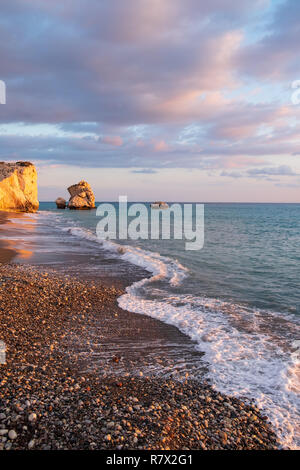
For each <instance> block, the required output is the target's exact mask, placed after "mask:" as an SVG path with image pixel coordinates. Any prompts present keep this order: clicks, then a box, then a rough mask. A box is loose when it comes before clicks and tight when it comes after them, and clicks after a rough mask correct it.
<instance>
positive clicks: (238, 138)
mask: <svg viewBox="0 0 300 470" xmlns="http://www.w3.org/2000/svg"><path fill="white" fill-rule="evenodd" d="M299 45H300V2H299V1H298V0H273V1H272V0H243V1H242V2H241V1H239V0H210V1H206V0H205V1H204V0H184V1H182V0H126V1H124V0H88V1H86V0H85V1H84V0H64V1H63V2H62V1H61V0H47V1H45V0H10V1H9V2H2V4H1V16H0V80H3V81H4V82H5V84H6V93H7V94H6V104H0V152H1V155H0V159H1V160H3V161H17V160H29V161H32V162H34V163H35V164H36V166H37V170H38V179H39V199H40V200H41V201H43V200H45V201H46V200H47V201H48V200H54V199H56V198H57V197H58V196H62V197H65V198H67V196H68V193H67V190H66V188H67V187H68V186H69V185H71V184H74V183H76V182H78V181H80V180H82V179H85V180H87V181H88V182H89V183H90V184H91V186H92V188H93V189H94V192H95V196H96V200H98V201H102V200H103V201H111V200H117V199H118V196H119V195H127V196H128V199H129V200H133V201H145V200H166V201H199V202H200V201H201V202H209V201H211V202H216V201H221V202H300V132H299V131H300V47H299Z"/></svg>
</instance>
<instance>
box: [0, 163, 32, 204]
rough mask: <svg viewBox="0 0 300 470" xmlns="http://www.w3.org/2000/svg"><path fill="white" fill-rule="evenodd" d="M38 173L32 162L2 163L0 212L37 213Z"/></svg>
mask: <svg viewBox="0 0 300 470" xmlns="http://www.w3.org/2000/svg"><path fill="white" fill-rule="evenodd" d="M38 208H39V201H38V198H37V172H36V169H35V166H34V165H33V164H32V163H30V162H16V163H6V162H0V210H2V211H3V210H11V211H21V212H36V211H37V210H38Z"/></svg>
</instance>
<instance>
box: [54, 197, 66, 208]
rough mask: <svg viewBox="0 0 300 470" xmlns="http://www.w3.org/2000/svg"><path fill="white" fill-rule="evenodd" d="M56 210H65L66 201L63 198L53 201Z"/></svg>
mask: <svg viewBox="0 0 300 470" xmlns="http://www.w3.org/2000/svg"><path fill="white" fill-rule="evenodd" d="M55 204H56V207H57V209H65V208H66V206H67V201H66V200H65V199H64V198H63V197H58V198H57V199H56V201H55Z"/></svg>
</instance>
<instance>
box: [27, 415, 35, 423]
mask: <svg viewBox="0 0 300 470" xmlns="http://www.w3.org/2000/svg"><path fill="white" fill-rule="evenodd" d="M36 418H37V415H36V413H30V415H29V416H28V421H31V422H32V421H35V420H36Z"/></svg>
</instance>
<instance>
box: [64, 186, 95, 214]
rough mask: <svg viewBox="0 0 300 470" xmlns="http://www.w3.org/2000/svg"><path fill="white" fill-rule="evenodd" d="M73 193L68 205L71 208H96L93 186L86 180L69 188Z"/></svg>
mask: <svg viewBox="0 0 300 470" xmlns="http://www.w3.org/2000/svg"><path fill="white" fill-rule="evenodd" d="M68 191H69V193H70V195H71V197H70V200H69V204H68V207H69V209H94V208H95V196H94V193H93V191H92V188H91V187H90V185H89V184H88V183H87V182H86V181H80V182H79V183H78V184H73V185H72V186H70V187H69V188H68Z"/></svg>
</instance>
